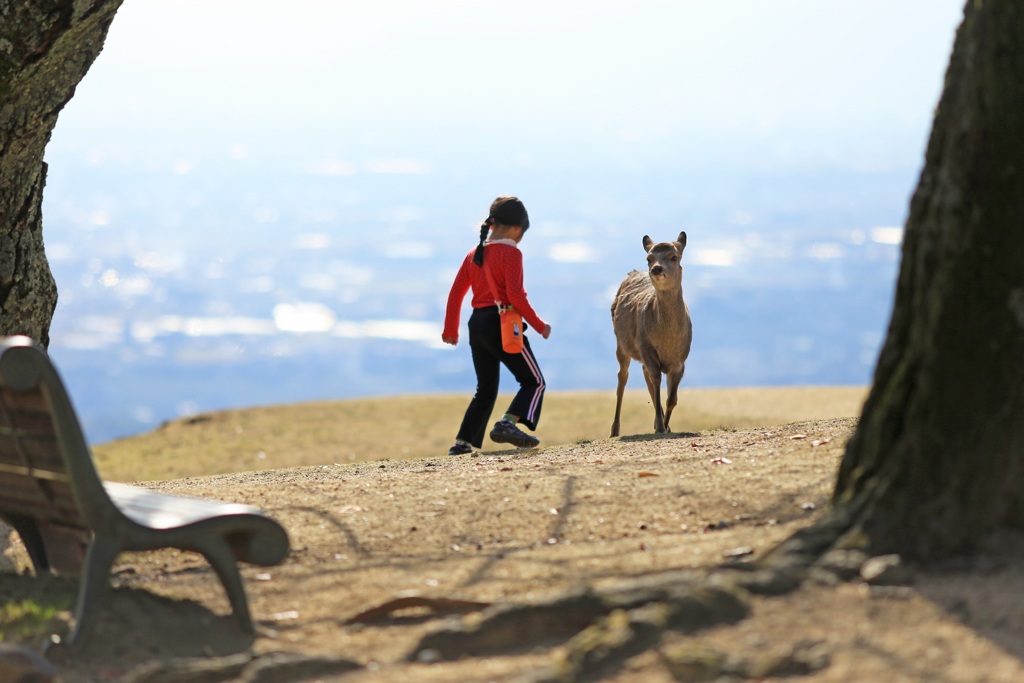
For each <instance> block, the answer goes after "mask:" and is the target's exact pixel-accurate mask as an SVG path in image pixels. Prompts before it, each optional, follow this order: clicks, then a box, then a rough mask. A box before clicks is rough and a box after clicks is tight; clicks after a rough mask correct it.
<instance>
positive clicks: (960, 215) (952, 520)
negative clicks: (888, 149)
mask: <svg viewBox="0 0 1024 683" xmlns="http://www.w3.org/2000/svg"><path fill="white" fill-rule="evenodd" d="M1022 38H1024V4H1022V3H1020V2H1019V0H969V1H968V2H967V5H966V8H965V12H964V20H963V23H962V24H961V26H960V29H959V30H958V32H957V37H956V41H955V44H954V48H953V54H952V57H951V59H950V64H949V68H948V71H947V74H946V81H945V87H944V90H943V94H942V98H941V100H940V103H939V106H938V109H937V111H936V114H935V119H934V122H933V128H932V134H931V138H930V140H929V143H928V147H927V152H926V156H925V165H924V169H923V171H922V173H921V177H920V180H919V183H918V186H917V189H916V191H915V193H914V196H913V198H912V200H911V204H910V213H909V216H908V219H907V223H906V230H905V236H904V243H903V255H902V264H901V268H900V274H899V278H898V282H897V288H896V299H895V303H894V310H893V314H892V320H891V322H890V327H889V331H888V336H887V339H886V341H885V344H884V346H883V349H882V352H881V355H880V358H879V362H878V366H877V368H876V371H875V377H874V382H873V387H872V390H871V392H870V394H869V397H868V400H867V402H866V403H865V406H864V411H863V415H862V417H861V421H860V424H859V426H858V428H857V430H856V432H855V433H854V435H853V437H852V438H851V440H850V443H849V445H848V447H847V450H846V453H845V455H844V458H843V461H842V464H841V467H840V471H839V475H838V479H837V484H836V489H835V494H834V499H833V503H834V507H836V508H837V509H840V510H845V511H846V512H847V513H848V514H849V516H850V518H851V519H852V520H853V526H852V530H851V531H850V535H848V536H847V542H848V543H853V544H857V545H862V546H866V547H867V548H868V549H870V550H871V551H873V552H900V553H901V554H903V555H904V556H907V557H910V558H912V559H918V560H927V559H934V558H938V557H941V556H944V555H947V554H951V553H957V552H965V551H970V550H971V548H972V546H973V545H974V543H975V542H976V541H978V540H980V537H981V536H982V535H983V534H984V533H985V532H987V531H989V530H992V529H993V528H995V527H997V526H1002V525H1009V526H1018V527H1019V526H1021V525H1022V523H1024V39H1022Z"/></svg>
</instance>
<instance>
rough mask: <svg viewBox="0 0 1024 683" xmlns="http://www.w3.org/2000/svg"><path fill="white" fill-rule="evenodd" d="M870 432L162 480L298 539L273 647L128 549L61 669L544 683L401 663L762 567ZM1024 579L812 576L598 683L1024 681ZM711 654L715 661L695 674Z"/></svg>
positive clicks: (267, 593)
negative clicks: (569, 604)
mask: <svg viewBox="0 0 1024 683" xmlns="http://www.w3.org/2000/svg"><path fill="white" fill-rule="evenodd" d="M854 424H855V421H854V420H845V419H844V420H827V421H820V422H811V423H803V424H794V425H787V426H782V427H777V428H763V429H745V430H733V431H724V432H708V433H703V434H671V435H665V436H658V437H655V436H651V435H646V436H637V437H624V438H622V439H613V440H600V441H591V442H581V443H577V444H573V445H569V446H561V447H552V448H546V449H539V450H533V451H514V450H513V451H488V452H484V453H481V454H478V455H475V456H472V457H470V456H460V457H437V458H433V459H421V460H413V461H377V462H371V463H361V464H341V465H330V466H319V467H305V468H299V469H289V470H272V471H262V472H249V473H242V474H231V475H221V476H214V477H205V478H196V479H184V480H175V481H167V482H160V483H158V484H153V485H152V486H154V487H155V488H159V489H161V490H165V491H169V492H175V493H180V494H189V495H198V496H204V497H212V498H218V499H223V500H230V501H237V502H245V503H250V504H253V505H257V506H259V507H262V508H264V509H266V510H268V511H269V512H270V513H271V514H272V515H273V516H274V517H275V518H276V519H278V520H279V521H280V522H281V523H282V524H283V525H284V526H285V527H286V528H287V529H288V532H289V534H290V536H291V542H292V552H291V555H290V556H289V558H288V559H287V560H286V561H285V563H284V564H282V565H281V566H278V567H272V568H269V569H266V568H258V567H246V568H245V569H244V570H243V574H244V577H245V580H246V586H247V590H248V593H249V597H250V601H251V605H252V608H253V611H254V614H255V616H256V618H257V620H258V622H259V624H260V627H261V630H262V633H261V635H260V636H259V637H258V638H256V640H255V641H252V640H251V639H248V638H246V637H244V636H243V635H242V634H241V633H240V632H239V631H238V630H237V629H236V628H235V626H234V624H233V622H232V621H231V620H230V619H229V618H228V617H227V616H226V615H227V612H228V606H227V601H226V599H225V597H224V594H223V591H222V589H221V588H220V585H219V583H218V582H217V580H216V578H215V577H214V575H213V573H212V571H211V570H210V569H209V567H208V566H207V565H206V564H205V563H204V562H203V560H202V559H201V558H199V557H198V556H194V555H191V554H188V553H178V552H173V551H160V552H153V553H145V554H132V555H124V556H122V557H121V559H120V561H119V562H118V564H117V565H116V567H115V577H116V578H115V584H116V585H117V586H118V589H117V591H116V592H115V598H114V601H113V604H112V605H111V606H110V608H109V609H108V610H107V613H106V614H105V615H104V621H103V623H102V626H101V630H100V634H99V636H98V637H97V639H96V642H95V644H94V645H93V646H92V647H91V649H90V650H89V651H88V652H87V653H86V654H85V655H83V656H80V657H68V656H66V655H62V654H61V653H60V652H59V651H56V654H55V655H54V659H56V660H57V661H58V665H59V669H60V672H61V676H62V680H64V681H67V682H68V683H79V682H82V681H113V680H131V681H138V682H143V681H145V682H147V683H153V682H155V681H170V680H176V681H185V680H193V681H198V680H249V681H255V680H259V681H271V680H281V681H286V680H287V681H304V680H308V681H314V680H319V681H335V680H337V681H342V680H343V681H345V682H346V683H348V682H352V683H370V682H378V681H410V680H415V681H430V682H455V681H530V680H532V681H537V680H543V679H544V678H545V676H546V675H549V674H546V673H545V672H550V670H551V667H552V666H553V665H557V664H558V662H560V661H562V660H563V659H564V658H565V656H566V649H565V647H564V646H563V645H562V644H561V643H557V642H537V643H530V642H526V643H523V642H517V641H516V638H518V637H520V636H521V635H522V634H521V632H520V635H518V636H514V637H511V638H509V639H508V640H507V641H506V642H500V643H498V644H497V647H496V648H495V651H494V652H493V654H490V655H488V656H476V657H468V658H462V659H459V660H456V661H444V660H441V661H438V660H439V659H440V658H438V657H436V656H433V654H432V651H430V650H428V651H427V652H425V653H424V652H421V653H420V655H419V656H418V657H416V656H413V658H412V659H413V661H408V658H409V656H410V653H414V652H416V651H417V644H418V643H419V642H420V640H421V639H422V638H424V636H426V635H427V634H429V633H432V632H436V631H438V630H440V629H446V628H453V627H456V626H458V625H459V624H469V623H476V622H478V621H479V620H480V619H481V618H482V616H486V615H487V614H488V613H490V611H493V610H494V609H495V608H496V607H501V606H507V605H511V604H522V603H537V602H543V601H545V600H548V599H551V598H552V597H554V596H558V595H564V594H566V593H567V592H569V591H574V590H579V589H580V588H582V587H588V588H591V589H593V590H595V591H599V592H600V591H607V590H612V589H614V588H615V587H621V586H622V585H624V584H627V583H629V582H630V581H634V580H637V579H641V578H645V579H649V578H651V577H659V576H660V577H664V576H666V575H667V576H678V577H680V580H685V578H686V577H687V576H690V575H697V574H701V573H704V574H706V573H707V571H708V570H709V569H710V568H713V567H717V566H720V565H722V564H723V563H729V562H733V561H736V560H737V559H742V560H749V559H751V558H756V557H758V556H759V555H761V554H763V553H764V552H766V551H767V550H769V549H770V548H772V547H773V546H774V545H775V544H777V543H778V542H780V541H781V540H783V539H785V538H786V537H788V536H789V535H790V534H792V533H793V532H794V531H796V530H798V529H800V528H802V527H803V526H805V525H807V524H809V523H810V522H811V521H813V520H815V519H816V518H817V517H818V516H819V515H820V514H822V510H823V509H824V508H825V506H826V504H827V500H828V496H829V492H830V489H831V485H832V482H833V477H834V473H835V470H836V466H837V464H838V460H839V458H840V457H841V454H842V449H843V446H844V444H845V442H846V440H847V439H848V437H849V435H850V433H851V431H852V429H853V426H854ZM11 552H13V553H14V554H15V555H17V552H18V548H17V547H14V548H13V549H12V551H11ZM15 559H16V560H18V561H23V558H17V557H16V558H15ZM1022 568H1024V539H1022V538H1021V537H1018V536H1013V535H1009V534H1005V535H1002V536H1000V537H998V538H995V539H993V541H992V543H990V548H989V550H988V551H987V552H986V553H985V554H984V555H983V556H981V557H974V558H970V559H969V560H968V559H965V560H963V561H957V562H949V563H947V564H946V565H944V566H943V567H940V568H931V569H929V570H928V571H926V572H925V571H915V572H913V575H912V577H911V578H912V580H911V581H910V582H909V585H903V586H868V585H867V584H865V583H864V582H862V581H860V580H853V581H849V582H844V583H833V582H829V581H825V580H817V581H815V580H811V581H808V582H806V583H805V584H804V586H803V587H802V588H800V589H799V590H797V591H795V592H792V593H789V594H786V595H782V596H775V597H764V596H750V597H749V602H748V604H749V609H750V614H749V616H747V617H746V618H745V619H742V620H740V621H739V622H738V623H734V624H731V625H719V626H715V627H712V628H709V629H706V630H701V631H698V632H696V633H690V634H685V635H684V634H681V633H674V632H669V633H666V634H665V635H664V636H663V637H662V638H661V640H660V642H659V643H658V645H657V647H655V648H651V649H647V650H646V651H644V652H641V653H639V654H637V655H635V656H632V657H630V658H628V660H627V661H626V662H625V664H624V665H623V666H621V667H619V668H618V669H617V670H614V671H612V672H611V673H609V674H607V675H606V676H605V679H606V680H612V681H644V682H645V683H647V682H649V683H661V682H669V681H673V680H723V681H735V680H742V679H743V678H747V679H751V678H754V679H756V680H766V681H771V680H782V674H786V673H794V672H793V671H791V670H786V669H785V668H778V667H776V668H774V669H773V668H771V667H769V668H767V669H764V668H762V670H761V673H757V669H756V667H751V666H746V668H744V667H739V668H737V667H736V666H732V665H722V664H721V663H722V662H737V661H740V662H748V663H749V662H751V661H755V660H757V659H758V658H759V657H760V658H761V659H762V660H763V659H764V657H769V658H770V657H771V656H773V653H782V652H788V653H793V652H796V651H800V652H813V653H814V660H815V664H814V665H813V666H811V667H809V668H807V669H806V670H804V669H802V670H800V671H797V672H796V673H800V674H802V675H801V677H800V678H798V679H792V678H787V679H786V680H802V681H807V682H808V683H810V682H815V683H817V682H825V681H886V682H890V683H891V682H896V681H965V682H966V681H971V682H975V681H1024V664H1022V661H1021V658H1022V657H1024V644H1022V641H1021V640H1020V638H1019V634H1020V633H1022V632H1024V572H1022V571H1021V569H1022ZM23 580H25V581H32V580H35V579H33V578H32V577H24V579H23ZM399 599H403V600H404V601H402V602H398V603H394V604H395V605H397V606H404V607H405V608H404V609H401V610H397V611H389V609H388V607H389V603H391V602H392V601H396V600H399ZM377 607H381V608H382V609H380V610H378V612H379V613H378V614H374V613H373V612H370V613H366V612H367V611H368V610H372V609H373V608H377ZM554 618H556V619H557V618H558V617H557V616H556V617H554ZM567 618H568V617H567ZM527 640H529V638H528V637H527ZM524 646H525V647H524ZM681 651H689V652H690V653H691V656H690V659H689V660H685V661H689V662H690V665H689V666H688V668H687V667H686V666H681V665H679V661H684V660H680V659H679V658H678V657H677V658H675V659H673V655H672V653H673V652H681ZM694 652H696V653H698V655H699V656H696V657H695V656H693V655H692V653H694ZM275 653H285V654H275ZM287 653H292V654H293V655H302V658H299V657H298V656H293V657H292V658H291V659H289V657H288V655H287ZM275 657H276V661H277V662H278V663H279V666H278V668H277V669H276V673H268V672H272V671H275V670H274V669H273V668H272V667H265V668H264V673H263V674H260V675H257V674H256V673H255V672H256V671H257V667H256V663H258V662H261V661H262V662H270V661H274V660H275ZM170 658H204V659H203V660H202V661H203V662H205V666H206V667H207V668H208V669H210V670H213V671H214V673H209V671H208V672H207V673H206V674H202V675H200V674H199V673H196V671H198V670H199V669H194V670H193V673H192V674H187V673H185V670H183V669H180V668H179V669H177V671H178V673H177V674H174V675H176V676H177V677H173V676H172V673H173V672H174V671H176V669H175V668H174V667H173V666H171V665H169V664H167V660H169V659H170ZM696 660H700V661H705V662H707V661H713V662H718V663H719V664H718V665H715V666H711V665H708V666H704V668H700V667H697V668H694V665H693V661H696ZM288 661H291V662H292V663H293V665H292V668H290V669H289V668H288V666H287V665H286V664H282V662H288ZM300 661H304V662H305V663H304V664H302V665H300V664H298V663H296V662H300ZM147 662H149V665H148V666H147V664H146V663H147ZM154 662H162V663H161V664H159V666H156V665H154ZM672 662H676V664H675V665H673V664H672ZM179 664H180V662H179ZM193 666H196V665H195V664H194V663H193ZM303 667H305V668H303ZM348 668H351V670H349V671H346V669H348ZM157 669H160V670H161V671H162V672H163V673H160V674H158V673H156V671H157ZM218 671H219V673H217V672H218ZM169 672H170V673H169ZM673 675H675V676H676V678H673Z"/></svg>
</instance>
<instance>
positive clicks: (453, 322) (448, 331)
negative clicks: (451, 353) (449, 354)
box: [441, 256, 470, 346]
mask: <svg viewBox="0 0 1024 683" xmlns="http://www.w3.org/2000/svg"><path fill="white" fill-rule="evenodd" d="M469 259H470V257H469V256H467V257H466V258H465V259H463V260H462V266H461V267H459V272H458V273H457V274H456V275H455V282H453V283H452V289H451V291H450V292H448V305H447V306H446V307H445V312H444V331H443V332H441V341H443V342H444V343H445V344H451V345H452V346H454V345H456V344H458V343H459V317H460V314H461V312H462V300H463V299H465V298H466V292H468V291H469V284H470V280H469V267H468V263H469Z"/></svg>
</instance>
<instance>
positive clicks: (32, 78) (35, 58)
mask: <svg viewBox="0 0 1024 683" xmlns="http://www.w3.org/2000/svg"><path fill="white" fill-rule="evenodd" d="M120 4H121V0H92V1H91V2H89V1H84V2H83V1H82V0H79V1H77V2H76V1H73V0H57V1H55V2H54V1H52V0H51V1H48V2H47V1H44V0H21V1H20V2H19V1H18V0H0V335H10V334H25V335H28V336H30V337H33V338H35V339H37V340H39V341H40V342H41V343H42V344H44V345H45V344H47V343H49V330H50V320H51V319H52V317H53V310H54V307H55V306H56V304H57V287H56V284H55V283H54V280H53V276H52V275H51V273H50V267H49V264H48V263H47V261H46V253H45V251H44V248H43V233H42V201H43V186H44V185H45V184H46V164H45V163H43V153H44V151H45V148H46V143H47V142H49V140H50V135H51V133H52V132H53V127H54V126H55V125H56V123H57V114H58V113H59V112H60V110H61V109H63V108H64V105H65V104H67V102H68V100H70V99H71V96H72V95H73V94H74V92H75V87H76V86H77V85H78V83H79V81H81V80H82V77H83V76H85V73H86V71H88V69H89V67H90V66H91V65H92V63H93V61H94V60H95V59H96V56H97V55H98V54H99V53H100V50H101V49H102V47H103V41H104V39H105V38H106V35H107V29H108V28H109V27H110V22H111V21H113V18H114V13H115V12H116V11H117V8H118V7H119V6H120Z"/></svg>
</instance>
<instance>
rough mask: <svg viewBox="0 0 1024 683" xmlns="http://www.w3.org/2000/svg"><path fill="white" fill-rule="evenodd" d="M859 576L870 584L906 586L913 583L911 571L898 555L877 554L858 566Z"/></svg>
mask: <svg viewBox="0 0 1024 683" xmlns="http://www.w3.org/2000/svg"><path fill="white" fill-rule="evenodd" d="M860 578H861V579H863V580H864V582H865V583H867V584H869V585H871V586H907V585H909V584H911V583H913V580H914V576H913V572H911V571H910V569H909V568H908V567H907V566H906V565H904V564H903V560H901V559H900V556H899V555H878V556H877V557H872V558H870V559H869V560H867V561H866V562H865V563H864V564H863V565H861V568H860Z"/></svg>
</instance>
